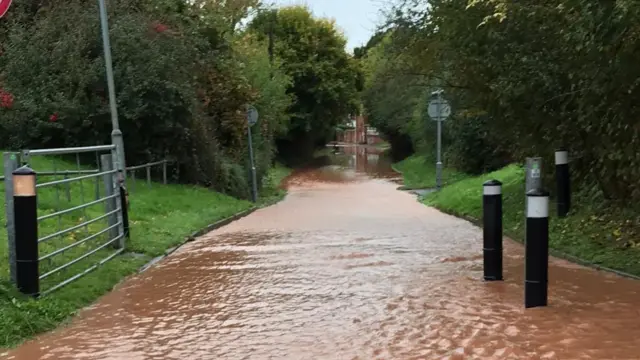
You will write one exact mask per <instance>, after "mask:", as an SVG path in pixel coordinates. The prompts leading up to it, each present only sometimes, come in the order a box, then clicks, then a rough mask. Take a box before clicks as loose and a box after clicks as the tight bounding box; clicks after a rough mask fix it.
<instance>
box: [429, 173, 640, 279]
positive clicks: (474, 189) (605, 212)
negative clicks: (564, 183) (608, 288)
mask: <svg viewBox="0 0 640 360" xmlns="http://www.w3.org/2000/svg"><path fill="white" fill-rule="evenodd" d="M524 178H525V176H524V170H523V168H522V167H521V166H518V165H510V166H507V167H505V168H503V169H501V170H498V171H495V172H493V173H489V174H485V175H482V176H478V177H469V178H466V179H463V180H461V181H459V182H456V183H454V184H451V185H449V186H446V187H444V188H443V189H442V190H441V191H440V192H438V193H431V194H429V195H427V196H426V197H425V198H424V199H423V202H424V203H425V204H427V205H430V206H434V207H436V208H438V209H441V210H442V211H444V212H447V213H450V214H453V215H457V216H462V217H467V218H471V219H472V220H476V221H479V220H481V219H482V183H483V182H484V181H486V180H489V179H498V180H500V181H502V182H503V189H502V191H503V226H504V232H505V234H506V235H508V236H509V237H511V238H513V239H514V240H516V241H520V242H522V241H523V240H524V223H525V216H524V208H525V205H524V201H525V195H524ZM573 203H574V205H573V206H574V209H573V210H572V212H571V213H570V214H569V216H568V217H566V218H558V217H557V216H556V214H555V204H554V203H553V199H552V200H551V203H550V225H549V245H550V248H551V249H552V250H553V251H554V252H555V253H556V255H558V256H560V257H567V258H569V259H570V260H574V261H577V262H582V263H585V264H588V265H595V266H596V267H602V268H607V269H613V270H618V271H622V272H626V273H629V274H632V275H640V239H639V238H638V234H640V216H638V212H637V211H634V210H633V209H624V208H620V207H619V206H615V205H612V204H608V205H607V204H604V205H603V204H595V203H593V201H592V200H591V201H589V200H587V198H580V197H579V196H574V201H573ZM567 255H568V256H567Z"/></svg>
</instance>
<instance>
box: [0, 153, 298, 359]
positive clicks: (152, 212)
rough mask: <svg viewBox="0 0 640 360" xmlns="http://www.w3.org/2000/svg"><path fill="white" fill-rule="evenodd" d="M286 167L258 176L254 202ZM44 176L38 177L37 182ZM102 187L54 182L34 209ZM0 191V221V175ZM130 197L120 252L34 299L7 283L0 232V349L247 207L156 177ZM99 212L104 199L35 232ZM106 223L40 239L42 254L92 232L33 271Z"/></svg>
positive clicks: (100, 254) (69, 254) (89, 246)
mask: <svg viewBox="0 0 640 360" xmlns="http://www.w3.org/2000/svg"><path fill="white" fill-rule="evenodd" d="M0 160H1V159H0ZM54 163H55V165H53V164H54ZM1 165H2V164H1V161H0V166H1ZM31 165H32V167H33V168H34V169H36V170H37V171H38V170H41V171H42V170H52V166H55V167H56V168H57V169H58V170H61V169H66V170H76V169H77V165H76V164H72V163H70V162H66V161H62V160H59V159H51V158H49V159H42V158H37V157H34V158H33V159H32V163H31ZM143 171H144V170H143ZM288 173H289V170H288V169H286V168H283V167H281V166H277V167H275V168H274V169H272V171H271V172H270V173H269V175H268V176H267V177H266V178H265V180H264V183H263V188H262V190H261V193H262V194H261V195H262V196H261V198H260V201H259V204H258V206H267V205H269V204H272V203H273V202H275V201H277V200H279V199H281V198H282V197H283V196H284V195H285V192H284V190H282V189H281V188H280V187H279V184H280V181H281V180H282V179H283V178H284V177H285V176H287V175H288ZM44 180H45V179H41V178H39V181H41V182H42V181H44ZM46 180H52V179H51V178H49V179H46ZM103 189H104V184H102V183H100V181H99V182H97V183H96V182H95V181H94V180H86V181H83V182H82V183H79V182H73V183H71V184H70V186H69V187H68V188H67V187H65V186H59V187H57V188H56V187H51V188H42V189H39V190H38V215H39V216H42V215H44V214H49V213H53V212H55V211H58V210H63V209H67V208H71V207H73V206H77V205H80V204H82V203H86V202H89V201H92V200H94V199H95V198H99V197H104V191H103ZM0 193H2V195H0V199H1V200H0V208H1V210H0V223H5V211H4V210H5V209H4V182H1V181H0ZM130 201H131V206H130V209H129V216H130V226H131V240H128V241H127V243H126V251H125V253H124V254H122V255H120V256H116V257H115V258H113V259H112V260H110V261H108V262H106V263H105V264H104V265H102V266H100V267H98V268H97V269H96V270H95V271H93V272H91V273H89V274H87V275H86V276H84V277H82V278H80V279H78V280H76V281H74V282H72V283H70V284H69V285H67V286H64V287H62V288H60V289H59V290H57V291H55V292H53V293H51V294H50V295H47V296H45V297H42V298H40V299H38V300H33V299H27V298H25V297H23V296H22V295H21V294H19V293H18V292H17V291H16V290H15V288H14V287H13V285H11V284H10V281H9V269H8V261H7V258H8V255H7V233H6V231H1V232H0V348H7V347H11V346H15V345H17V344H19V343H20V342H22V341H24V340H26V339H28V338H30V337H32V336H34V335H36V334H38V333H42V332H45V331H48V330H51V329H53V328H55V327H56V326H58V325H59V324H60V323H61V322H63V321H65V320H66V319H68V318H69V317H70V316H72V315H73V314H75V312H76V311H77V310H79V309H81V308H83V307H85V306H87V305H89V304H91V303H92V302H93V301H95V300H96V299H97V298H98V297H99V296H101V295H103V294H105V293H106V292H108V291H109V290H111V289H112V288H113V286H114V285H116V284H117V283H118V282H120V281H121V280H122V279H123V278H124V277H126V276H127V275H130V274H132V273H134V272H136V271H137V270H138V269H140V267H141V266H142V265H144V264H145V263H147V262H148V261H149V260H150V259H152V258H153V257H156V256H158V255H162V254H163V253H164V252H165V250H167V249H169V248H172V247H175V246H177V245H179V244H181V243H182V242H183V241H184V239H185V238H186V237H187V236H189V235H190V234H191V233H193V232H194V231H196V230H198V229H201V228H203V227H205V226H207V225H209V224H211V223H213V222H216V221H218V220H222V219H224V218H227V217H230V216H232V215H234V214H236V213H238V212H241V211H244V210H247V209H249V208H251V207H252V206H253V204H252V203H250V202H248V201H244V200H238V199H235V198H232V197H229V196H226V195H223V194H220V193H216V192H213V191H210V190H207V189H204V188H200V187H196V186H186V185H162V184H158V183H152V184H151V185H150V186H148V185H147V184H140V183H139V184H138V186H137V187H136V189H135V191H133V192H132V193H131V194H130ZM103 214H104V205H103V204H98V205H94V206H90V207H88V208H86V209H85V210H84V211H74V212H72V213H69V214H65V215H64V216H62V217H54V218H51V219H47V220H44V221H42V222H41V223H40V226H39V237H40V238H42V237H43V236H46V235H49V234H53V233H56V232H58V231H60V230H63V229H66V228H69V227H72V226H76V225H80V224H82V222H84V221H86V220H91V219H97V218H99V217H100V216H101V215H103ZM106 227H107V224H106V219H103V220H98V221H95V222H93V223H91V224H90V225H88V226H86V227H84V226H82V227H80V228H78V229H75V230H74V231H70V232H68V233H66V234H64V235H63V236H59V237H55V238H52V239H51V240H49V241H46V242H43V243H41V244H40V246H39V252H40V256H41V257H42V256H46V255H47V254H50V253H52V252H54V251H56V249H60V248H62V247H65V246H69V245H72V244H76V243H78V242H79V241H81V240H82V239H85V238H87V237H89V236H92V235H96V236H95V237H93V238H91V239H90V240H89V241H87V242H85V243H81V244H79V245H77V246H73V247H72V248H70V249H69V250H67V251H65V252H62V253H60V254H57V255H55V256H52V257H51V259H50V260H45V261H42V262H41V263H40V273H41V274H43V273H45V272H47V271H49V270H52V269H55V268H57V267H59V266H60V265H62V264H65V263H67V262H69V261H70V260H72V259H74V258H76V257H78V256H80V255H82V254H85V253H87V252H88V251H91V250H94V249H97V248H98V247H100V245H102V244H104V243H106V242H108V241H109V240H110V237H109V236H108V235H107V234H106V233H105V234H99V232H100V231H101V230H102V229H104V228H106ZM112 253H113V249H111V248H110V247H107V248H105V249H102V250H99V251H97V252H96V253H95V254H93V255H91V256H89V257H87V258H86V259H84V260H82V261H80V262H78V263H77V264H74V265H72V266H71V267H70V268H68V270H63V271H61V272H60V273H57V274H55V275H52V276H51V277H49V278H46V279H43V281H41V289H42V290H46V289H47V288H50V287H51V286H53V285H54V284H56V283H58V282H59V281H61V280H64V279H66V278H68V277H70V276H72V275H74V274H75V273H77V272H79V271H83V270H84V269H86V268H88V267H90V266H92V265H93V264H95V263H96V262H97V261H99V260H101V259H103V258H105V257H106V256H108V255H110V254H112Z"/></svg>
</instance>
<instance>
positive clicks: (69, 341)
mask: <svg viewBox="0 0 640 360" xmlns="http://www.w3.org/2000/svg"><path fill="white" fill-rule="evenodd" d="M351 150H353V149H351ZM346 158H347V160H346V161H347V162H346V163H345V164H343V165H342V166H338V167H329V168H324V169H319V170H316V171H311V170H308V171H302V172H299V173H298V174H297V175H295V177H294V178H293V179H291V181H289V185H290V186H291V188H290V194H289V195H288V196H287V198H286V200H284V201H283V202H281V203H279V204H277V205H275V206H272V207H270V208H266V209H262V210H259V211H257V212H255V213H254V214H252V215H250V216H249V217H246V218H244V219H242V220H240V221H237V222H235V223H233V224H231V225H229V226H227V227H224V228H222V229H219V230H217V231H214V232H212V233H210V234H208V235H205V236H203V237H201V238H200V239H198V240H197V241H195V242H192V243H190V244H188V245H186V246H184V247H183V248H181V249H180V250H179V251H178V252H176V253H174V254H173V255H172V256H170V257H169V258H167V259H166V260H164V261H162V262H161V263H159V264H158V265H156V266H154V267H152V268H151V269H149V270H147V271H146V272H144V273H142V274H139V275H136V276H135V277H133V278H131V279H130V280H128V281H127V282H125V283H124V284H122V285H121V286H119V287H118V288H117V289H116V290H115V291H113V292H112V293H110V294H108V295H106V296H105V297H103V298H102V299H101V300H100V301H99V302H97V303H96V304H95V305H94V306H93V307H91V308H89V309H87V310H85V311H83V312H82V313H81V314H80V315H79V316H78V317H77V318H76V319H75V320H74V321H73V322H72V323H71V324H70V325H69V326H67V327H65V328H62V329H59V330H58V331H55V332H53V333H50V334H47V335H44V336H41V337H40V338H37V339H35V340H34V341H32V342H29V343H26V344H24V345H23V346H21V347H19V348H17V349H15V350H13V351H11V352H9V353H5V354H3V356H4V358H9V359H29V360H31V359H131V360H138V359H180V360H187V359H229V360H237V359H295V360H298V359H346V360H349V359H363V360H364V359H598V360H605V359H640V341H638V337H639V336H640V317H639V316H638V315H639V314H638V312H639V311H640V282H637V281H633V280H628V279H623V278H619V277H616V276H613V275H608V274H604V273H599V272H596V271H593V270H588V269H584V268H581V267H578V266H574V265H571V264H569V263H566V262H563V261H559V260H553V261H552V266H551V269H550V281H551V283H550V299H549V300H550V302H549V304H550V306H549V307H547V308H537V309H530V310H526V311H525V310H524V309H523V286H522V283H523V266H522V265H523V258H522V248H521V246H519V245H516V244H514V243H511V242H508V243H507V244H505V253H506V258H505V276H506V281H505V282H500V283H485V282H483V281H482V280H481V276H482V273H481V258H480V255H481V248H482V244H481V242H482V241H481V238H482V234H481V231H480V230H479V229H478V228H476V227H474V226H472V225H471V224H469V223H467V222H465V221H462V220H458V219H456V218H454V217H451V216H448V215H444V214H442V213H440V212H438V211H436V210H434V209H431V208H428V207H425V206H423V205H421V204H419V203H418V202H416V200H415V198H414V197H413V196H411V195H409V194H407V193H403V192H400V191H397V190H396V187H397V185H396V184H393V183H391V182H389V181H388V180H386V179H380V178H377V176H374V177H372V178H365V177H364V176H363V174H364V173H365V172H367V171H371V170H366V169H374V170H373V171H372V173H373V174H388V171H387V172H385V171H380V169H382V168H384V166H377V165H375V166H374V165H371V163H369V164H370V165H371V167H369V168H367V167H366V166H365V170H363V171H360V170H357V168H356V166H355V163H351V165H350V163H349V161H350V160H349V156H347V157H346ZM365 158H366V157H365ZM351 160H353V157H351ZM378 160H379V159H378ZM376 161H377V160H376ZM344 166H346V167H347V169H345V168H344ZM349 166H353V167H354V168H356V170H357V171H353V170H349V169H348V167H349ZM385 177H387V178H388V176H385ZM478 201H480V199H478Z"/></svg>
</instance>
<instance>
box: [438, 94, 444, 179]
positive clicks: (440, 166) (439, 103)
mask: <svg viewBox="0 0 640 360" xmlns="http://www.w3.org/2000/svg"><path fill="white" fill-rule="evenodd" d="M436 106H437V112H438V118H437V121H436V122H437V127H438V130H437V132H438V135H437V136H438V139H437V145H436V146H437V149H436V189H438V190H440V188H441V187H442V158H441V155H442V154H441V151H442V120H443V119H442V116H441V114H442V112H441V110H442V109H441V106H442V94H438V103H437V105H436Z"/></svg>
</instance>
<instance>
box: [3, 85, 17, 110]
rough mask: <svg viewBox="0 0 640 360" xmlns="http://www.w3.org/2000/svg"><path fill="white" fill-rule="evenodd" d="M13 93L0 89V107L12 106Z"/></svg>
mask: <svg viewBox="0 0 640 360" xmlns="http://www.w3.org/2000/svg"><path fill="white" fill-rule="evenodd" d="M13 100H14V99H13V95H12V94H11V93H10V92H8V91H4V90H2V89H0V108H4V109H11V108H12V107H13Z"/></svg>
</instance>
